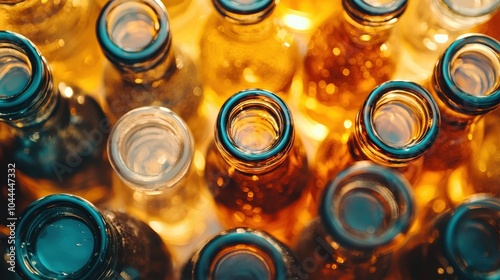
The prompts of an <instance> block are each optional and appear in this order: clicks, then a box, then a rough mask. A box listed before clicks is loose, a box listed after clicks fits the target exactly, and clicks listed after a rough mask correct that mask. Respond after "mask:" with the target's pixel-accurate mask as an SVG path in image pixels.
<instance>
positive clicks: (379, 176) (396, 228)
mask: <svg viewBox="0 0 500 280" xmlns="http://www.w3.org/2000/svg"><path fill="white" fill-rule="evenodd" d="M413 205H414V199H413V193H412V191H411V185H410V183H408V181H407V180H406V179H405V178H404V177H403V176H402V175H401V174H399V173H398V172H397V171H395V170H393V169H390V168H387V167H383V166H379V165H377V164H375V163H372V162H368V161H360V162H357V163H355V164H354V165H352V166H350V167H348V168H346V169H344V170H343V171H342V172H340V173H339V175H338V176H337V177H336V178H335V179H334V180H333V181H331V182H330V183H328V184H327V186H326V188H325V191H324V195H323V199H322V200H321V204H320V208H319V213H320V217H321V220H322V222H323V224H324V226H325V229H326V231H327V233H328V234H329V235H331V236H332V238H333V239H334V240H335V242H337V243H339V244H340V245H342V246H344V247H346V248H349V249H355V250H372V249H375V248H378V249H380V250H382V249H381V247H383V246H385V245H388V244H392V243H394V242H396V241H397V240H398V236H401V235H403V234H405V233H406V231H407V230H408V228H409V227H410V225H411V223H412V222H413V217H414V207H413Z"/></svg>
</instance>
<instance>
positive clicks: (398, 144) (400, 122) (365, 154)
mask: <svg viewBox="0 0 500 280" xmlns="http://www.w3.org/2000/svg"><path fill="white" fill-rule="evenodd" d="M439 122H440V114H439V110H438V107H437V105H436V101H435V100H434V98H433V97H432V96H431V94H430V93H429V92H428V91H427V90H425V89H424V88H423V87H422V86H420V85H418V84H415V83H413V82H407V81H389V82H385V83H383V84H381V85H379V86H378V87H376V88H375V89H374V90H373V91H372V92H371V93H370V95H369V96H368V99H367V100H366V102H365V103H364V105H363V106H362V107H361V109H360V110H359V112H358V114H357V118H356V122H355V123H354V127H353V129H352V132H351V133H350V134H345V135H344V137H341V138H338V137H337V134H330V136H328V137H327V138H326V139H325V141H323V142H322V143H321V145H320V146H319V147H318V151H317V154H316V159H315V161H314V171H313V174H314V175H313V180H312V181H313V184H312V193H313V197H314V198H315V199H317V198H318V196H319V194H320V192H321V190H322V188H323V187H324V185H325V184H326V183H327V182H328V181H330V180H331V179H332V178H335V176H336V174H338V172H340V170H342V169H344V168H346V167H347V166H348V165H350V164H352V163H354V162H356V161H360V160H370V161H373V162H375V163H378V164H380V165H383V166H388V167H392V168H396V169H398V170H399V171H400V172H401V173H403V174H404V175H405V176H406V178H407V179H408V180H409V181H410V182H411V183H414V182H416V181H417V179H419V175H420V173H421V171H422V162H423V157H422V156H423V155H424V153H425V152H426V151H427V150H428V149H429V148H430V147H431V146H432V145H433V143H434V141H435V139H436V137H437V135H438V127H439Z"/></svg>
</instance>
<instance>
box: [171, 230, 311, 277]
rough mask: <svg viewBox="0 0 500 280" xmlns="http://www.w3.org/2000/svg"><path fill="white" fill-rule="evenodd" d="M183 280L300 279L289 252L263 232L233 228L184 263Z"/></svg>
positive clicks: (292, 256) (298, 270)
mask: <svg viewBox="0 0 500 280" xmlns="http://www.w3.org/2000/svg"><path fill="white" fill-rule="evenodd" d="M181 279H182V280H202V279H220V280H224V279H227V280H229V279H248V280H266V279H269V280H271V279H276V280H285V279H294V280H298V279H302V278H300V267H299V265H298V262H297V260H296V259H295V256H294V255H293V253H292V252H291V250H290V249H289V248H288V247H287V246H286V245H284V244H283V243H281V242H280V241H278V240H277V239H275V238H274V237H273V236H271V235H269V234H267V233H266V232H264V231H259V230H254V229H248V228H233V229H230V230H227V231H223V232H221V233H220V234H218V235H217V236H215V237H214V238H212V239H211V240H210V241H208V242H207V243H206V244H205V245H204V246H203V247H202V248H201V249H200V250H199V251H198V252H196V253H195V254H194V255H193V257H192V258H191V260H190V262H188V263H187V264H186V266H185V267H184V269H183V273H182V277H181Z"/></svg>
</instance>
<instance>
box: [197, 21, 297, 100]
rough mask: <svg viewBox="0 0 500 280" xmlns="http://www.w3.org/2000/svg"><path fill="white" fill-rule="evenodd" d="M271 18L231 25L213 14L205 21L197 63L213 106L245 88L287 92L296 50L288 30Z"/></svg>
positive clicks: (294, 66) (283, 93)
mask: <svg viewBox="0 0 500 280" xmlns="http://www.w3.org/2000/svg"><path fill="white" fill-rule="evenodd" d="M271 21H272V19H267V20H264V21H263V22H261V23H259V24H256V25H248V26H245V25H230V24H229V23H225V22H223V19H220V18H219V16H215V15H212V17H211V18H209V20H208V21H207V24H206V26H205V29H204V31H203V34H202V37H201V40H200V65H201V71H202V74H203V78H204V83H205V88H206V89H207V91H206V94H207V97H208V98H209V100H210V102H211V103H212V104H215V105H214V106H215V107H217V108H218V107H219V106H220V105H221V104H222V103H223V102H224V101H225V100H226V99H227V98H229V97H230V96H231V95H233V94H234V93H236V92H239V91H241V90H244V89H248V88H260V89H265V90H269V91H272V92H274V93H276V94H278V95H281V97H285V95H286V94H287V92H288V90H289V88H290V85H291V83H292V79H293V75H294V73H295V69H296V67H297V62H298V50H297V47H296V46H295V43H294V41H293V36H292V35H291V33H289V32H288V31H286V30H285V29H283V28H279V27H276V26H275V25H273V24H274V23H273V22H271Z"/></svg>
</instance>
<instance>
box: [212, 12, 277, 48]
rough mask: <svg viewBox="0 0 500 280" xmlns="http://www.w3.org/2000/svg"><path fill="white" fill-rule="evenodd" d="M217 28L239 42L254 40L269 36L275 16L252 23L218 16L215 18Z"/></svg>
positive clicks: (273, 25) (273, 28)
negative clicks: (243, 22)
mask: <svg viewBox="0 0 500 280" xmlns="http://www.w3.org/2000/svg"><path fill="white" fill-rule="evenodd" d="M215 20H216V21H217V24H216V25H218V27H219V28H218V30H219V32H222V33H223V34H224V35H226V36H228V37H230V38H232V39H233V40H236V41H239V42H256V41H261V40H264V39H267V38H269V37H270V36H272V34H271V33H272V32H273V31H274V30H275V28H276V25H275V18H274V17H272V16H271V17H268V18H264V19H262V20H261V21H258V22H255V23H252V24H241V23H238V22H234V21H230V20H227V19H226V18H224V17H222V16H220V17H218V18H217V19H215Z"/></svg>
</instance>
